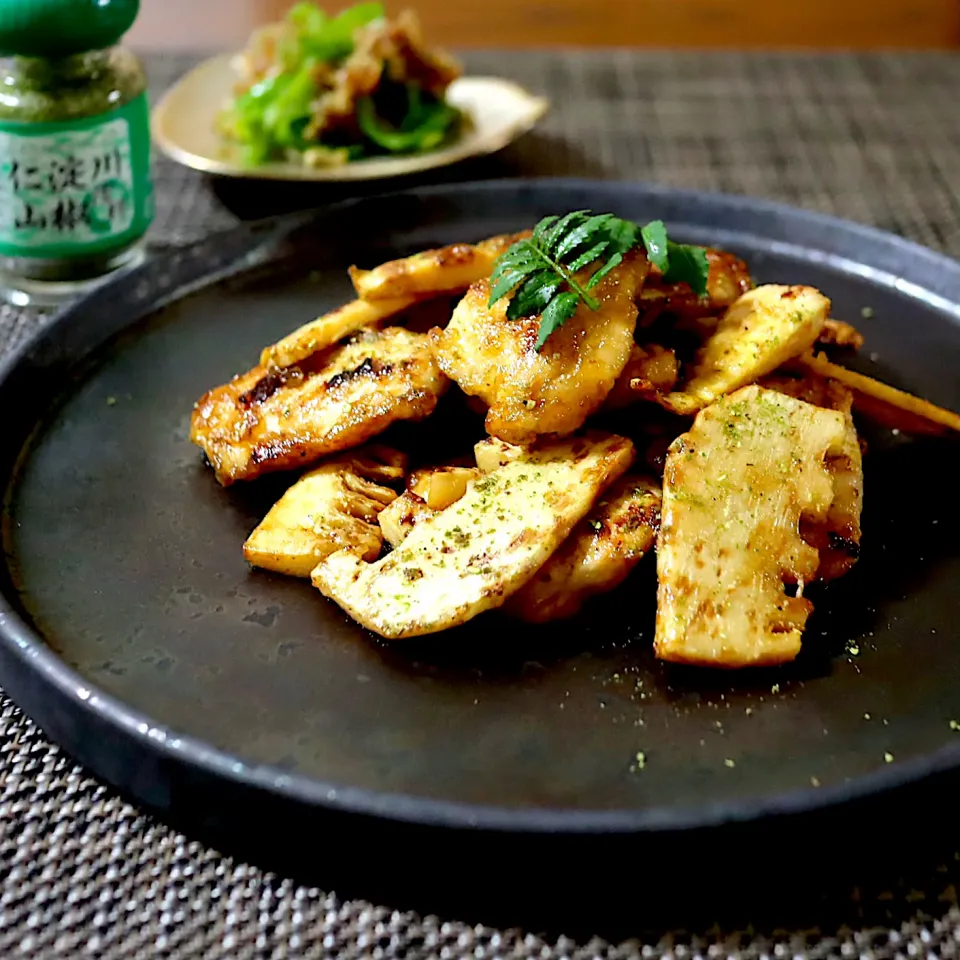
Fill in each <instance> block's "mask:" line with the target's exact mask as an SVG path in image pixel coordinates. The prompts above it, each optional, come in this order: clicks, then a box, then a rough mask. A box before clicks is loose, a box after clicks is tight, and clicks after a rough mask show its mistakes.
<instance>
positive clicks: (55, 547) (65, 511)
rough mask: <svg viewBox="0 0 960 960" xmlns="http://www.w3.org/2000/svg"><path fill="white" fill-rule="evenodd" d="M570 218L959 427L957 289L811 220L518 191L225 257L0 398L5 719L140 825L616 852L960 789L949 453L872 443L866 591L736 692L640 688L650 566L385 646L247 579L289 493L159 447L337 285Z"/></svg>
mask: <svg viewBox="0 0 960 960" xmlns="http://www.w3.org/2000/svg"><path fill="white" fill-rule="evenodd" d="M577 208H592V209H595V210H613V211H616V212H617V213H619V214H620V215H623V216H630V217H634V218H637V219H642V220H647V219H652V218H657V217H662V218H664V219H665V220H666V221H667V224H668V227H669V228H670V230H671V235H672V236H675V237H676V238H678V239H682V240H686V241H692V242H699V243H713V244H717V245H721V246H723V247H727V248H729V249H731V250H734V251H735V252H737V253H739V254H740V255H742V256H744V257H745V258H746V259H747V260H748V262H749V263H750V264H751V266H752V268H753V271H754V274H755V276H756V277H757V278H758V279H759V280H761V281H779V282H800V283H809V284H814V285H816V286H818V287H820V288H821V289H823V290H824V291H825V292H827V293H828V294H829V295H830V296H831V297H832V298H833V302H834V315H835V316H837V317H841V318H843V317H846V318H849V319H851V320H852V321H854V322H855V323H856V324H858V325H859V326H860V327H861V328H862V329H863V331H864V333H865V334H866V336H867V346H866V348H865V350H864V352H863V355H862V356H861V358H860V359H859V360H858V361H857V365H858V366H860V367H861V369H864V370H865V371H867V372H870V371H873V372H876V373H877V374H879V375H881V376H882V377H884V378H886V379H888V380H889V381H890V382H892V383H894V384H896V385H898V386H901V387H903V388H906V389H909V390H912V391H914V392H918V393H922V394H924V395H925V396H927V397H928V398H930V399H931V400H933V401H935V402H937V403H940V404H944V405H946V406H950V407H953V408H960V306H958V301H960V267H958V266H957V265H956V264H955V263H953V262H952V261H949V260H947V259H946V258H943V257H940V256H938V255H936V254H933V253H931V252H929V251H926V250H923V249H921V248H919V247H916V246H913V245H911V244H908V243H906V242H904V241H902V240H900V239H898V238H895V237H891V236H887V235H883V234H879V233H877V232H874V231H871V230H868V229H865V228H862V227H858V226H855V225H852V224H844V223H840V222H838V221H832V220H829V219H826V218H823V217H820V216H817V215H812V214H807V213H803V212H800V211H793V210H789V209H786V208H782V207H778V206H773V205H766V204H762V203H757V202H754V201H750V200H746V199H743V198H732V197H718V196H709V195H700V194H689V193H678V192H674V191H668V190H662V189H657V188H651V187H645V186H642V185H629V184H615V183H595V182H590V181H549V180H546V181H501V182H494V183H485V184H467V185H462V184H461V185H458V186H455V187H443V188H437V189H432V190H422V191H418V192H415V193H410V194H396V195H392V196H389V197H385V198H376V199H370V200H362V201H357V202H353V203H350V204H346V205H344V206H341V207H338V208H333V209H331V210H329V211H327V212H325V213H319V214H308V215H302V216H296V217H293V218H287V219H283V220H279V221H273V222H270V223H265V224H259V225H256V226H253V227H240V228H237V229H236V230H234V231H232V232H229V233H227V234H225V235H222V236H219V237H212V238H210V239H209V240H208V241H205V242H204V243H201V244H199V245H198V246H197V247H195V248H192V249H190V250H186V251H181V252H178V253H175V254H171V255H169V256H168V257H165V258H162V259H159V260H157V261H154V262H152V263H149V264H147V265H146V266H144V267H143V268H141V269H139V270H138V271H137V272H135V273H133V274H132V275H129V276H127V277H125V278H121V279H119V280H117V281H116V282H114V283H112V284H111V285H109V286H108V287H106V288H104V289H102V290H101V291H100V292H98V293H97V294H95V295H94V296H92V297H91V298H89V299H88V300H86V301H84V302H82V303H80V304H78V305H77V306H76V307H74V308H72V309H71V310H69V311H68V312H67V313H66V314H65V315H64V316H62V317H61V318H60V320H59V322H57V323H56V324H54V325H53V326H52V327H50V328H49V329H47V330H46V331H45V332H44V333H42V334H41V335H40V336H39V337H38V338H37V339H36V340H35V341H34V342H33V343H32V344H30V345H29V346H28V347H27V348H25V350H24V351H23V352H22V353H21V355H20V356H19V357H18V358H15V359H13V360H12V361H11V362H10V363H9V364H8V365H7V367H6V369H5V371H4V372H3V376H2V380H0V398H2V403H3V409H4V410H5V411H6V413H5V416H4V422H3V426H2V430H3V443H2V445H0V447H2V454H0V457H2V459H0V469H2V471H3V475H4V478H5V484H6V486H7V500H6V513H5V519H6V523H5V532H6V551H7V564H8V567H9V571H10V576H9V577H8V578H6V582H5V583H4V585H3V598H2V604H3V606H2V609H0V685H2V686H4V687H5V688H6V689H8V690H9V692H10V693H11V695H12V696H14V698H16V699H17V700H18V701H19V702H20V703H21V704H22V705H23V706H24V707H25V709H27V711H28V712H29V713H30V714H31V715H33V716H34V717H35V718H36V719H37V720H38V721H39V722H40V723H41V725H42V726H44V727H45V729H46V730H47V731H48V732H49V733H50V735H51V736H53V737H54V738H55V739H57V740H58V741H60V742H61V743H63V744H64V746H66V747H67V748H68V749H69V750H70V751H71V752H72V753H74V754H75V755H76V756H78V757H79V758H80V759H81V760H83V762H85V763H87V764H88V765H89V766H90V767H92V768H93V769H94V771H95V772H97V773H99V774H100V775H102V776H103V777H105V778H106V779H108V780H110V781H111V782H113V783H116V784H118V785H120V786H122V787H124V788H126V789H127V790H129V791H131V792H132V793H133V794H134V795H135V796H137V797H138V798H140V799H141V800H144V801H145V802H148V803H151V804H153V805H154V806H157V807H160V808H164V809H172V808H174V807H176V806H177V804H178V803H181V804H183V803H187V802H189V803H190V804H193V805H194V807H196V808H197V809H200V810H203V809H204V808H203V804H204V803H205V802H206V801H205V800H204V796H205V795H204V794H200V795H197V794H195V793H192V792H191V787H190V784H195V783H196V782H197V780H198V779H200V780H203V779H206V780H207V781H209V782H212V783H216V784H217V785H219V786H220V787H221V788H222V789H223V790H224V791H225V794H226V795H228V796H229V794H230V791H231V790H236V791H238V795H239V792H243V793H244V795H250V794H251V792H252V793H254V794H257V795H261V796H264V797H269V798H270V800H271V802H272V803H275V804H277V805H279V807H278V808H280V809H282V808H283V805H284V804H288V805H290V806H291V807H292V806H293V805H294V804H296V805H299V806H300V807H301V808H302V807H303V806H304V805H306V806H307V807H308V808H310V809H313V810H316V811H317V812H319V811H321V810H323V809H328V810H329V809H334V808H336V809H340V810H347V811H353V812H359V813H361V814H376V815H381V816H383V817H387V818H391V819H394V820H402V821H407V822H411V821H412V822H416V823H420V824H433V825H437V824H445V825H453V826H468V825H469V826H496V827H501V828H505V829H508V830H512V831H520V832H530V831H534V832H536V831H542V830H552V831H565V832H582V831H587V832H590V831H596V830H601V831H623V832H635V831H645V830H651V829H658V828H665V827H689V826H698V825H699V826H709V825H714V824H720V823H724V822H727V821H731V820H750V819H754V818H758V817H762V816H764V815H766V814H770V813H778V812H788V811H797V810H804V809H810V808H815V807H818V806H820V805H827V804H836V803H839V802H841V801H845V800H847V799H850V798H851V797H853V796H856V795H862V794H868V793H873V792H876V791H879V790H882V789H884V788H887V787H890V786H893V785H895V784H897V783H902V782H905V781H908V780H913V779H916V778H918V777H921V776H923V775H925V774H927V773H930V772H933V771H935V770H941V769H946V768H949V767H952V766H954V765H956V764H957V763H958V762H960V733H957V732H956V731H954V730H952V729H951V721H953V720H960V637H958V634H957V629H958V628H957V624H958V623H960V591H958V590H957V587H956V585H957V583H958V582H960V547H958V543H960V516H958V510H957V502H958V501H957V497H956V494H955V474H954V473H953V471H952V470H951V469H950V464H951V463H953V462H954V461H955V460H956V452H957V451H956V446H955V445H953V444H951V443H947V442H941V441H938V442H936V443H934V442H931V441H916V440H911V439H908V438H906V437H903V436H892V435H891V434H889V433H885V432H883V431H879V430H873V431H869V432H868V434H867V435H868V437H869V439H870V444H871V449H870V454H869V457H868V459H867V465H866V511H865V515H864V522H863V526H864V531H865V533H864V548H863V555H862V558H861V561H860V563H859V564H858V566H857V567H856V569H855V570H854V572H853V573H852V574H851V575H850V576H848V577H847V578H846V579H844V580H842V581H840V582H838V583H836V584H835V585H833V586H831V587H830V588H829V589H826V590H818V591H817V592H816V593H815V594H812V596H813V599H814V602H815V604H816V613H815V615H814V617H813V619H812V620H811V622H810V626H809V629H808V631H807V636H806V640H805V649H804V653H803V655H802V657H801V659H800V660H799V661H798V663H797V664H795V665H794V666H792V667H790V668H789V669H783V670H778V671H767V672H763V673H761V674H756V673H755V674H750V673H740V674H726V673H724V674H718V673H710V672H698V671H690V670H680V669H676V670H675V669H669V668H665V667H663V666H662V665H659V664H657V663H656V662H655V661H654V660H653V657H652V655H651V650H650V645H651V640H652V627H653V613H654V593H655V573H654V568H653V564H652V563H645V564H643V565H642V566H641V567H640V568H639V569H638V570H637V571H636V572H635V574H634V575H633V577H632V578H631V580H630V581H629V582H628V584H627V585H626V586H625V587H624V588H623V589H621V590H619V591H618V592H617V593H616V594H614V595H611V596H610V597H608V598H605V599H603V600H601V601H599V602H597V603H595V604H593V605H592V606H590V607H589V608H588V609H587V611H586V612H585V613H584V614H583V615H581V616H580V617H578V618H577V619H575V620H571V621H568V622H564V623H557V624H554V625H552V626H550V627H546V628H540V629H531V628H530V627H527V626H521V625H518V624H516V623H513V622H511V621H509V620H507V619H504V618H499V617H497V616H495V615H491V616H487V617H484V618H482V619H479V620H477V621H475V622H474V623H473V624H471V625H470V626H469V627H467V628H465V629H463V630H460V631H458V632H456V633H449V634H447V635H442V636H438V637H435V638H433V639H429V640H424V641H419V642H416V643H411V644H394V645H391V646H387V645H384V644H382V643H378V642H376V641H375V640H374V639H373V638H372V637H370V636H369V635H367V634H365V633H364V631H363V630H361V629H360V628H358V627H357V626H355V625H354V624H353V623H351V622H350V621H348V620H347V618H346V617H345V616H344V615H343V614H342V613H341V612H340V611H339V609H338V608H336V607H335V606H334V605H333V604H331V603H329V602H328V601H326V600H324V599H323V598H322V597H321V596H319V594H318V593H316V592H315V591H314V590H312V589H311V588H310V587H309V585H307V584H306V583H302V582H297V581H293V580H287V579H284V578H282V577H278V576H273V575H269V574H266V573H262V572H255V571H251V570H250V569H249V568H248V567H247V566H246V564H245V563H244V560H243V557H242V555H241V544H242V543H243V540H244V538H245V537H246V535H247V534H248V533H249V531H250V530H251V528H252V527H253V526H254V525H255V524H256V522H257V521H258V520H259V518H260V517H261V516H262V515H263V513H264V512H265V510H266V508H267V506H268V505H269V504H270V503H271V502H272V500H273V499H274V498H275V497H276V496H277V495H278V490H279V489H280V488H281V487H282V484H283V482H285V481H283V480H281V481H280V483H279V485H278V483H277V482H260V483H256V484H252V485H236V486H234V487H232V488H230V489H229V490H224V489H222V488H220V487H219V486H218V485H217V483H216V482H215V480H214V478H213V475H212V472H211V471H210V470H209V468H207V467H206V466H205V465H204V463H203V460H202V456H201V454H200V452H199V451H198V450H197V449H196V448H194V447H193V446H191V444H190V443H189V442H188V440H187V431H188V421H189V416H190V409H191V405H192V403H193V401H194V400H195V399H196V398H197V397H198V396H199V395H200V394H201V393H202V392H204V391H205V390H206V389H208V388H209V387H210V386H211V385H213V384H217V383H220V382H222V381H224V380H226V379H227V378H229V377H230V376H231V375H232V374H234V373H236V372H238V371H241V370H244V369H246V368H247V367H248V366H249V365H251V364H252V363H253V362H255V360H256V358H257V356H258V353H259V350H260V348H261V347H262V346H263V345H264V344H266V343H269V342H272V341H273V340H276V339H277V338H278V337H280V336H281V335H282V334H284V333H286V332H287V331H289V330H290V329H292V328H293V327H295V326H297V325H298V324H300V323H301V322H303V321H304V320H306V319H308V318H310V317H312V316H313V315H315V314H318V313H320V312H322V311H324V310H326V309H328V308H331V307H333V306H335V305H337V304H339V303H340V302H342V301H343V300H345V299H346V298H348V297H349V295H350V286H349V281H348V279H347V276H346V272H345V270H346V267H347V266H348V265H349V264H351V263H357V264H360V265H363V266H368V265H372V264H375V263H377V262H379V261H382V260H384V259H386V258H388V257H394V256H400V255H405V254H408V253H411V252H413V251H415V250H418V249H422V248H424V247H427V246H432V245H440V244H446V243H450V242H453V241H458V240H475V239H480V238H482V237H485V236H489V235H491V234H494V233H498V232H501V231H505V230H515V229H519V228H522V227H524V226H526V225H528V224H530V223H532V222H533V221H535V220H536V219H537V218H538V217H540V216H542V215H545V214H547V213H550V212H557V211H565V210H569V209H577ZM372 224H375V225H376V229H367V228H366V227H365V225H366V226H367V227H368V226H369V225H372ZM865 308H869V310H867V309H865ZM863 313H866V314H869V315H870V318H869V319H865V318H864V317H863V316H862V314H863ZM450 422H452V423H454V424H458V423H459V422H460V421H457V420H456V419H455V418H451V420H450ZM426 429H427V428H424V431H426ZM430 430H431V431H432V432H420V431H419V429H418V428H414V429H413V430H412V431H411V432H410V434H409V435H410V437H412V439H413V440H414V441H416V440H417V438H418V437H419V439H420V441H421V442H422V443H425V444H426V445H427V446H428V447H433V449H434V452H441V449H440V448H441V445H442V444H444V443H445V444H446V447H447V448H448V449H449V448H450V447H451V446H456V444H457V443H458V442H460V443H468V442H469V439H470V438H469V437H468V436H467V435H466V432H461V431H460V427H456V429H451V428H450V426H449V423H448V424H446V425H445V423H444V421H443V419H442V416H441V417H440V419H439V420H438V421H437V422H436V423H434V424H433V425H432V426H431V427H430ZM443 438H445V439H443ZM451 438H452V439H451ZM434 444H436V446H435V447H434ZM18 451H20V453H19V454H18V453H17V452H18ZM638 751H642V752H643V753H644V755H645V758H646V763H645V767H644V769H643V770H637V769H635V767H636V763H635V758H636V754H637V753H638ZM632 767H633V768H634V769H631V768H632ZM814 784H817V785H816V786H815V785H814ZM209 812H210V816H212V817H215V816H216V815H217V811H216V810H211V811H209Z"/></svg>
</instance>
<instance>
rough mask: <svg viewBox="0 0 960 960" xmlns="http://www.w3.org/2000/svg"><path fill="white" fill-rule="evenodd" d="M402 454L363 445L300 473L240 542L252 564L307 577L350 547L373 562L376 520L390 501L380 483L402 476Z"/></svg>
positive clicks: (391, 494) (377, 544)
mask: <svg viewBox="0 0 960 960" xmlns="http://www.w3.org/2000/svg"><path fill="white" fill-rule="evenodd" d="M405 466H406V458H405V457H404V455H403V454H402V453H400V452H399V451H396V450H391V449H390V448H387V447H379V446H377V447H369V448H366V449H363V450H357V451H355V452H354V453H353V454H352V455H350V454H347V455H346V456H344V457H340V458H338V459H336V460H334V461H332V462H329V463H325V464H323V466H321V467H317V468H316V469H315V470H311V471H309V472H308V473H306V474H304V475H303V476H302V477H301V478H300V479H299V480H298V481H297V482H296V483H295V484H294V485H293V486H292V487H290V489H289V490H287V492H286V493H285V494H284V495H283V496H282V497H281V498H280V499H279V500H278V501H277V502H276V503H275V504H274V505H273V507H271V509H270V512H269V513H268V514H267V515H266V516H265V517H264V518H263V520H262V521H261V522H260V523H259V524H258V525H257V528H256V529H255V530H254V531H253V533H251V534H250V536H249V537H248V538H247V541H246V543H244V545H243V555H244V557H246V559H247V562H248V563H250V564H251V565H252V566H254V567H262V568H263V569H264V570H272V571H273V572H275V573H284V574H287V575H289V576H292V577H309V576H310V573H311V571H312V570H313V569H314V567H316V565H317V564H318V563H319V562H320V561H321V560H323V559H324V558H325V557H328V556H330V554H331V553H334V552H336V551H337V550H343V549H345V548H350V549H351V550H355V551H356V552H357V553H358V554H360V556H362V557H363V558H364V559H365V560H376V559H377V557H378V556H379V554H380V549H381V547H382V546H383V534H382V533H381V531H380V525H379V524H378V523H377V518H378V516H379V514H380V513H381V511H382V510H383V509H384V508H385V507H386V506H387V505H388V504H391V503H393V501H394V500H395V499H396V497H397V494H396V491H394V490H391V489H390V488H389V487H387V486H384V483H393V482H396V480H397V479H399V478H402V477H403V472H404V469H405Z"/></svg>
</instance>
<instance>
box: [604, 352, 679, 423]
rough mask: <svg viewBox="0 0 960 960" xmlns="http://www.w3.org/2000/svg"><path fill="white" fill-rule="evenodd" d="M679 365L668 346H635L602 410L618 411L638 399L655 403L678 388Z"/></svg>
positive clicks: (674, 354)
mask: <svg viewBox="0 0 960 960" xmlns="http://www.w3.org/2000/svg"><path fill="white" fill-rule="evenodd" d="M679 375H680V365H679V364H678V362H677V355H676V353H674V351H673V350H671V349H669V347H662V346H660V345H659V344H657V343H647V344H644V345H643V346H640V345H639V344H634V347H633V350H632V351H631V352H630V359H629V360H628V361H627V365H626V366H625V367H624V368H623V373H621V374H620V376H619V377H618V378H617V382H616V383H615V384H614V385H613V389H612V390H611V391H610V395H609V396H608V397H607V401H606V403H605V404H604V409H605V410H620V409H622V408H623V407H629V406H630V405H631V404H634V403H636V402H637V401H639V400H653V401H656V400H658V399H659V398H660V397H663V396H665V395H666V394H668V393H670V391H671V390H673V388H674V387H675V386H676V385H677V379H678V378H679Z"/></svg>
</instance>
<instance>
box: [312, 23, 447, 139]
mask: <svg viewBox="0 0 960 960" xmlns="http://www.w3.org/2000/svg"><path fill="white" fill-rule="evenodd" d="M355 41H356V46H355V48H354V51H353V53H351V54H350V56H349V57H348V58H347V59H346V60H345V61H344V62H343V64H342V65H341V66H339V67H329V66H324V65H321V66H318V68H317V71H318V72H317V78H316V79H317V82H318V85H319V86H320V87H321V89H323V88H327V90H326V92H324V93H323V94H322V95H321V96H320V98H319V99H318V101H317V105H316V108H315V113H314V117H313V120H312V121H311V123H310V125H309V126H308V128H307V131H306V134H305V135H306V137H307V139H308V140H318V139H319V138H320V136H321V135H322V134H324V133H329V132H331V131H334V130H336V131H340V130H349V131H355V130H356V129H357V117H356V103H357V100H359V99H360V98H362V97H366V96H370V94H372V93H373V92H374V91H375V90H376V89H377V88H378V87H379V86H380V82H381V79H383V78H386V79H389V80H391V81H394V82H395V83H398V84H405V83H416V84H418V85H419V86H420V87H421V89H423V90H426V91H427V92H428V93H431V94H433V95H434V96H442V94H443V93H444V91H445V90H446V89H447V87H448V86H450V84H451V83H453V81H454V80H456V79H457V78H458V77H459V76H460V75H461V74H462V73H463V69H462V67H461V66H460V64H459V63H458V62H457V61H456V60H455V59H454V58H453V57H451V56H450V55H449V54H447V53H446V52H445V51H443V50H439V49H437V48H436V47H433V48H427V46H426V45H425V43H424V40H423V34H422V31H421V29H420V21H419V20H418V19H417V15H416V14H415V13H414V12H413V11H412V10H405V11H404V12H403V13H401V14H400V15H399V16H398V17H397V18H396V19H395V20H380V21H376V22H374V23H371V24H370V25H369V26H367V27H364V28H363V29H362V30H360V31H358V33H357V35H356V37H355Z"/></svg>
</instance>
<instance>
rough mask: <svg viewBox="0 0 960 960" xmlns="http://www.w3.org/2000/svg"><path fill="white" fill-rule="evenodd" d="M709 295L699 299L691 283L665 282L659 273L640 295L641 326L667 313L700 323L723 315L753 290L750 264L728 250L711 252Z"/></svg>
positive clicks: (652, 273)
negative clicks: (706, 318) (708, 318)
mask: <svg viewBox="0 0 960 960" xmlns="http://www.w3.org/2000/svg"><path fill="white" fill-rule="evenodd" d="M707 263H708V264H709V267H710V273H709V275H708V276H707V293H706V296H703V297H698V296H697V295H696V294H695V293H694V292H693V289H692V288H691V286H690V285H689V284H688V283H669V284H667V283H664V282H663V277H662V275H661V274H660V273H658V272H657V271H655V270H652V271H651V272H650V277H649V278H648V280H647V282H646V283H645V284H644V286H643V290H642V291H641V292H640V319H639V325H640V326H641V327H645V326H648V325H649V324H651V323H652V322H653V321H654V320H655V319H656V318H657V317H658V316H660V315H661V314H663V313H670V314H672V315H673V316H674V317H675V318H676V319H677V320H681V321H682V320H697V319H700V318H701V317H715V316H717V315H718V314H720V313H723V311H724V310H726V309H727V307H729V306H730V305H731V304H732V303H733V302H734V301H735V300H736V299H737V298H738V297H739V296H740V295H741V294H743V293H746V292H747V291H748V290H752V289H753V286H754V283H753V278H752V277H751V276H750V271H749V269H748V268H747V265H746V264H745V263H744V262H743V260H741V259H740V258H739V257H735V256H734V255H733V254H732V253H727V252H726V251H725V250H714V249H710V248H708V249H707Z"/></svg>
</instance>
